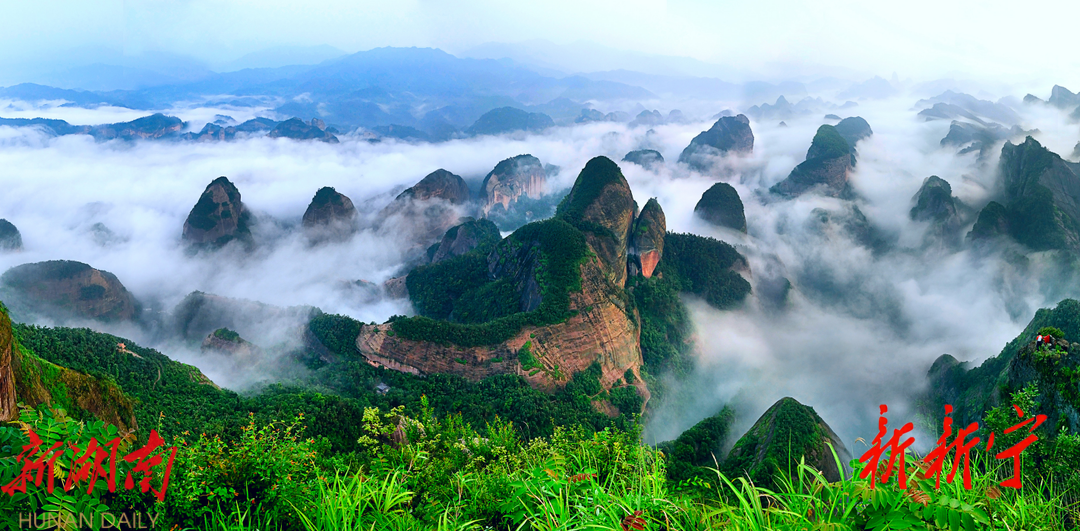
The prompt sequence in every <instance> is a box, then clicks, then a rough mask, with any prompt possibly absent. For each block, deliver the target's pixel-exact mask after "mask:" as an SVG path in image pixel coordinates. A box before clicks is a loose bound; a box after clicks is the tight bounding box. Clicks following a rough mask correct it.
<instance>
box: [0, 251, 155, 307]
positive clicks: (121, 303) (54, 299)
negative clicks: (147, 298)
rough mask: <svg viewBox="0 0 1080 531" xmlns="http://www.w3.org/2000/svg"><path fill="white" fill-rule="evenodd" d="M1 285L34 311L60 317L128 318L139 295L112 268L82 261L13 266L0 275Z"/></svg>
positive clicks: (58, 261) (21, 303)
mask: <svg viewBox="0 0 1080 531" xmlns="http://www.w3.org/2000/svg"><path fill="white" fill-rule="evenodd" d="M0 288H3V290H4V291H5V292H7V293H10V294H11V296H13V298H14V300H15V301H16V302H17V303H18V304H19V305H20V306H23V307H26V308H27V309H28V310H29V311H30V312H33V313H41V314H45V315H50V316H52V317H55V318H58V319H67V318H73V317H74V318H84V319H94V320H99V321H128V320H131V319H133V318H134V317H135V315H136V313H137V311H138V306H137V303H136V301H135V297H133V296H132V295H131V293H130V292H128V290H127V289H126V288H125V287H124V285H123V284H121V283H120V281H119V280H118V279H117V278H116V275H113V274H112V273H109V272H108V271H99V270H97V269H94V268H92V267H90V266H89V265H86V264H84V263H81V262H71V261H67V260H53V261H49V262H38V263H34V264H23V265H21V266H17V267H13V268H11V269H10V270H8V271H7V272H6V273H4V275H3V276H0Z"/></svg>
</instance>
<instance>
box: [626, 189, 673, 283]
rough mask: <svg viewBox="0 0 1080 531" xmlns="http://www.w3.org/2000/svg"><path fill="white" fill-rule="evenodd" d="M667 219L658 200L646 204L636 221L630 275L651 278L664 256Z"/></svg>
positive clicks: (653, 199)
mask: <svg viewBox="0 0 1080 531" xmlns="http://www.w3.org/2000/svg"><path fill="white" fill-rule="evenodd" d="M665 235H667V218H666V217H665V216H664V210H663V209H662V208H660V203H658V202H657V201H656V198H655V197H654V198H651V199H649V201H648V202H647V203H645V208H642V209H641V213H640V214H638V217H637V219H636V220H634V230H633V234H632V237H631V239H630V273H631V274H637V273H641V276H643V277H645V278H650V277H652V275H653V271H655V270H656V266H657V265H659V264H660V260H661V259H662V258H663V256H664V236H665Z"/></svg>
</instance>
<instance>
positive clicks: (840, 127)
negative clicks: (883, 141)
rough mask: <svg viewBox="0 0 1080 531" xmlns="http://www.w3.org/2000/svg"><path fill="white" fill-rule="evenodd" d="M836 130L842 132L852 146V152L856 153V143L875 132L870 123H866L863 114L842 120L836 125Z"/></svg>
mask: <svg viewBox="0 0 1080 531" xmlns="http://www.w3.org/2000/svg"><path fill="white" fill-rule="evenodd" d="M833 127H835V128H836V132H837V133H840V136H842V137H844V140H846V141H847V143H848V145H849V146H851V152H852V153H855V144H856V143H857V142H858V141H860V140H862V139H864V138H870V136H871V135H873V134H874V130H873V129H870V124H868V123H866V120H864V119H863V118H862V117H861V116H851V117H848V118H844V119H843V120H840V123H838V124H836V125H834V126H833Z"/></svg>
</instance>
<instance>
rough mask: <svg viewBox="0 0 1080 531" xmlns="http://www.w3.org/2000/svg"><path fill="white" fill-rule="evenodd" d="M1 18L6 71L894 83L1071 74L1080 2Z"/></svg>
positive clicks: (479, 4)
mask: <svg viewBox="0 0 1080 531" xmlns="http://www.w3.org/2000/svg"><path fill="white" fill-rule="evenodd" d="M4 15H5V16H4V18H5V21H6V23H5V25H4V26H5V31H4V32H2V33H0V68H8V69H12V68H17V67H18V65H25V64H26V63H35V64H42V63H55V64H61V63H63V62H64V61H65V60H70V58H71V57H72V56H73V54H72V50H73V49H80V48H82V49H86V48H94V49H97V48H107V49H111V50H114V51H117V52H121V53H123V54H126V55H139V54H144V53H148V52H167V53H172V54H179V55H184V56H191V57H194V58H196V59H198V60H200V61H203V62H205V63H206V64H207V65H209V66H210V67H212V68H213V67H215V66H220V65H221V64H224V63H226V62H228V61H230V60H235V59H237V58H239V57H241V56H243V55H245V54H248V53H252V52H257V51H259V50H263V49H266V48H272V47H278V46H317V45H329V46H333V47H336V48H339V49H341V50H343V51H345V52H348V53H353V52H357V51H361V50H368V49H371V48H375V47H380V46H419V47H437V48H441V49H444V50H446V51H449V52H451V53H463V52H466V51H468V50H470V49H472V48H474V47H476V46H479V45H482V44H485V43H489V42H520V41H529V40H537V39H539V40H546V41H550V42H552V43H555V44H560V45H565V44H570V43H574V42H578V41H589V42H592V43H596V44H599V45H602V46H606V47H609V48H615V49H619V50H628V51H634V52H641V53H645V54H654V55H668V56H679V57H691V58H694V59H697V60H700V61H706V62H709V63H713V64H717V65H722V66H725V67H727V68H729V69H730V70H728V71H729V72H751V73H754V74H756V75H757V76H758V77H761V78H763V79H765V78H776V77H783V76H785V75H792V76H797V75H802V74H806V73H809V72H816V73H829V72H845V73H849V74H857V75H864V76H868V75H882V76H883V77H889V76H890V75H891V74H892V73H893V72H897V73H898V75H899V76H900V78H902V79H904V78H907V77H914V78H916V79H931V78H936V77H943V76H949V77H974V78H981V77H997V78H999V79H1000V78H1020V79H1039V80H1049V79H1053V80H1056V81H1054V82H1057V83H1061V84H1064V85H1066V86H1068V84H1069V83H1072V85H1073V86H1074V87H1076V86H1080V54H1077V53H1076V47H1075V33H1074V30H1075V26H1074V25H1075V21H1076V20H1077V18H1078V17H1077V15H1080V4H1077V3H1074V2H1061V1H1047V0H1034V1H1029V2H1024V3H1019V2H1013V1H1010V2H1004V1H991V2H985V1H980V2H976V1H968V0H964V1H940V0H910V1H905V2H870V1H865V0H828V1H822V2H813V3H807V2H801V1H783V0H761V1H756V2H745V1H738V2H735V1H726V0H724V1H711V2H710V1H688V0H684V1H679V0H670V1H665V0H620V1H614V0H589V1H583V0H548V1H545V2H503V1H495V0H465V1H460V2H436V1H429V0H400V1H395V2H370V1H323V2H293V1H283V0H262V1H258V2H256V1H247V0H226V1H220V0H215V1H210V0H185V1H160V0H147V1H140V2H126V1H120V0H105V1H98V2H93V3H89V2H79V1H56V0H50V1H42V2H33V3H29V2H28V3H9V4H7V5H5V6H4ZM74 55H77V54H74ZM856 77H857V76H856ZM1074 90H1075V88H1074Z"/></svg>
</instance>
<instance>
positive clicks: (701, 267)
mask: <svg viewBox="0 0 1080 531" xmlns="http://www.w3.org/2000/svg"><path fill="white" fill-rule="evenodd" d="M745 261H746V259H745V258H743V256H742V255H740V254H739V252H738V251H736V250H735V248H734V247H732V246H730V245H728V244H727V243H724V242H722V241H719V240H716V239H713V238H707V237H704V236H696V235H693V234H679V233H671V232H669V233H668V234H667V236H666V237H665V238H664V258H663V259H662V260H661V261H660V265H659V267H658V268H657V270H658V271H659V272H660V274H661V275H663V276H664V277H672V280H674V281H675V282H676V283H677V285H678V286H679V291H685V292H688V293H693V294H694V295H698V296H700V297H701V298H703V299H705V302H707V303H709V305H711V306H713V307H714V308H717V309H720V310H727V309H731V308H734V307H736V306H738V305H739V304H741V303H742V301H743V299H744V298H746V295H748V294H749V293H750V283H749V282H747V281H746V279H744V278H742V276H740V275H739V274H738V273H736V272H735V271H733V270H732V268H734V267H738V266H739V265H740V264H741V263H745Z"/></svg>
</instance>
